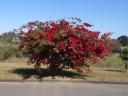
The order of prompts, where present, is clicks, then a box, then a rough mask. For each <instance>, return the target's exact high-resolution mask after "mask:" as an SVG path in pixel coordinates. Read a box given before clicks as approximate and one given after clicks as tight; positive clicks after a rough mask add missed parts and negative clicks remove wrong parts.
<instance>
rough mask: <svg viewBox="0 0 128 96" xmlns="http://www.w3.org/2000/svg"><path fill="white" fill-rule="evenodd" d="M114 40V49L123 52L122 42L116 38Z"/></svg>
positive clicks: (115, 51) (116, 51)
mask: <svg viewBox="0 0 128 96" xmlns="http://www.w3.org/2000/svg"><path fill="white" fill-rule="evenodd" d="M113 41H114V46H113V47H112V51H113V52H114V53H120V52H121V47H122V44H121V43H120V42H119V40H117V39H115V40H113Z"/></svg>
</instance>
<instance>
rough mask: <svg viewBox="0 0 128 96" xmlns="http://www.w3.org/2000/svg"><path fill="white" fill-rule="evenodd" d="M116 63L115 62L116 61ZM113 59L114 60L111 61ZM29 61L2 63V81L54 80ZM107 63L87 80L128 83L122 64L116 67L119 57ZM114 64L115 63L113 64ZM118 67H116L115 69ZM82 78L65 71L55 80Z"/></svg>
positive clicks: (95, 69) (72, 71)
mask: <svg viewBox="0 0 128 96" xmlns="http://www.w3.org/2000/svg"><path fill="white" fill-rule="evenodd" d="M113 58H115V60H116V61H114V59H113ZM111 59H112V60H111ZM26 61H27V59H14V58H13V59H9V60H7V61H1V62H0V80H16V81H20V80H26V81H27V80H35V81H38V80H40V79H42V80H52V79H53V77H52V76H51V74H48V73H47V72H46V70H45V69H43V70H41V72H40V73H39V72H38V71H36V70H35V69H34V68H33V65H27V64H26ZM106 61H109V62H110V61H111V62H110V64H112V67H111V66H110V65H109V67H108V66H107V67H106V65H105V64H106ZM106 61H102V63H103V64H102V66H98V65H96V66H94V70H93V73H92V74H85V76H84V79H85V80H94V81H95V80H96V81H115V82H116V81H119V82H128V73H125V72H124V69H123V66H122V64H121V62H118V63H119V64H118V65H114V63H115V62H117V61H120V60H118V57H115V56H114V57H111V58H110V57H109V58H107V59H106ZM113 62H114V63H113ZM113 66H116V67H113ZM81 77H82V76H80V75H79V74H78V73H77V72H75V71H74V70H71V69H69V70H64V71H63V72H62V73H61V74H58V75H57V76H55V80H80V79H82V78H81Z"/></svg>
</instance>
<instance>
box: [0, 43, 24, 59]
mask: <svg viewBox="0 0 128 96" xmlns="http://www.w3.org/2000/svg"><path fill="white" fill-rule="evenodd" d="M12 56H14V57H17V58H21V57H22V53H21V52H20V51H19V50H18V47H17V46H14V45H7V46H5V45H4V46H2V47H1V50H0V60H6V59H8V58H10V57H12Z"/></svg>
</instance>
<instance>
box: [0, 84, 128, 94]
mask: <svg viewBox="0 0 128 96" xmlns="http://www.w3.org/2000/svg"><path fill="white" fill-rule="evenodd" d="M0 96H128V85H124V84H123V85H121V84H118V85H116V84H95V83H77V82H76V83H72V82H41V83H40V82H25V83H19V82H0Z"/></svg>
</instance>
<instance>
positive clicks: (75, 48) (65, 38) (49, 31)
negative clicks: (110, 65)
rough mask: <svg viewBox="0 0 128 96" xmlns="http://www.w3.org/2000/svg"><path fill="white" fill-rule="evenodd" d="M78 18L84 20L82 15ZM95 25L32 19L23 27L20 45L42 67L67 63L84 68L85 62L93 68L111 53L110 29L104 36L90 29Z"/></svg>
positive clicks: (67, 64)
mask: <svg viewBox="0 0 128 96" xmlns="http://www.w3.org/2000/svg"><path fill="white" fill-rule="evenodd" d="M72 19H73V18H72ZM77 21H80V22H81V20H80V19H78V20H77ZM91 26H92V25H91V24H88V23H83V24H80V23H78V24H77V22H69V21H67V20H64V19H62V20H59V21H55V22H54V21H52V22H51V21H50V22H38V21H36V22H30V23H28V24H27V25H26V27H25V26H23V28H22V30H20V31H21V32H20V34H19V35H20V37H21V43H20V45H19V46H20V49H21V51H23V53H24V54H26V55H27V56H28V57H29V59H30V61H31V63H35V64H36V66H38V67H39V66H40V65H41V64H49V65H50V66H52V68H54V69H57V68H55V67H59V66H60V65H63V66H68V67H69V68H70V67H71V68H73V69H76V70H77V71H79V72H82V70H83V69H84V68H85V66H86V67H88V68H89V69H91V68H90V66H91V64H93V63H96V62H99V61H100V59H103V58H104V57H105V56H107V55H109V54H110V53H111V46H112V40H111V39H110V37H109V36H110V33H105V34H103V35H102V36H101V38H100V37H99V33H100V32H94V31H91V30H89V29H87V27H91ZM26 28H27V29H26ZM24 29H25V31H26V30H27V32H24V31H23V30H24ZM87 61H88V62H89V64H87V63H86V62H87Z"/></svg>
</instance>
